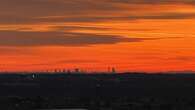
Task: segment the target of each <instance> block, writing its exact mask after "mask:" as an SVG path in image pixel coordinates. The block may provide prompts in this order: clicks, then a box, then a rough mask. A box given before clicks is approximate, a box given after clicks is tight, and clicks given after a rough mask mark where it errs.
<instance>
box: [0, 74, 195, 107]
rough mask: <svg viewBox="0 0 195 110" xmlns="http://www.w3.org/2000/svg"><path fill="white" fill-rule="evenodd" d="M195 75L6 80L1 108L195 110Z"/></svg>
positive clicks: (1, 83) (0, 81) (0, 87)
mask: <svg viewBox="0 0 195 110" xmlns="http://www.w3.org/2000/svg"><path fill="white" fill-rule="evenodd" d="M194 94H195V74H169V73H167V74H161V73H158V74H146V73H121V74H81V73H79V74H78V73H72V74H67V73H57V74H47V73H44V74H38V73H36V74H19V73H17V74H15V73H13V74H1V75H0V108H2V109H3V110H34V109H47V108H48V109H50V108H86V109H89V110H96V109H97V110H119V109H120V110H121V109H122V110H129V109H130V110H194V109H195V95H194Z"/></svg>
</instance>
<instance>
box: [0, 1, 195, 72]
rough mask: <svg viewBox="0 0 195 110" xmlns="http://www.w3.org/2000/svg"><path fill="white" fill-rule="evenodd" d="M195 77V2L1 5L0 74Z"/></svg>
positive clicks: (7, 2) (11, 3) (10, 3)
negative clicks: (102, 73) (69, 71)
mask: <svg viewBox="0 0 195 110" xmlns="http://www.w3.org/2000/svg"><path fill="white" fill-rule="evenodd" d="M108 67H115V68H116V69H117V71H145V72H162V71H163V72H164V71H195V0H0V70H1V71H40V70H52V69H56V68H59V69H61V68H67V69H73V68H81V69H84V70H88V71H106V70H107V68H108Z"/></svg>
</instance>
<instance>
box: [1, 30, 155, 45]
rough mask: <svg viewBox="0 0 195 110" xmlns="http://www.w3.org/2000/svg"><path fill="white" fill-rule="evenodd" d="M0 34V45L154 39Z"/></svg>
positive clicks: (89, 35)
mask: <svg viewBox="0 0 195 110" xmlns="http://www.w3.org/2000/svg"><path fill="white" fill-rule="evenodd" d="M0 36H1V37H0V46H89V45H98V44H116V43H120V42H142V41H144V40H154V39H152V38H136V37H135V38H134V37H132V38H127V37H123V36H115V35H98V34H87V33H64V32H19V31H1V32H0Z"/></svg>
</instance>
